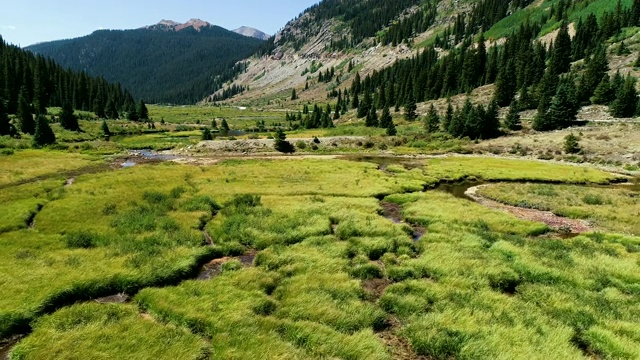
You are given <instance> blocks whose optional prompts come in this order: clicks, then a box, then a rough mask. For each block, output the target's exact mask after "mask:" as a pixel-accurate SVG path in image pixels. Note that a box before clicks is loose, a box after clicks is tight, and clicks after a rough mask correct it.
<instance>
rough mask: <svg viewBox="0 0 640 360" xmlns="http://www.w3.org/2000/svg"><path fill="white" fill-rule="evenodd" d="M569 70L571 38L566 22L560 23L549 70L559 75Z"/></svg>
mask: <svg viewBox="0 0 640 360" xmlns="http://www.w3.org/2000/svg"><path fill="white" fill-rule="evenodd" d="M569 68H571V37H570V36H569V27H568V24H567V22H566V21H563V22H562V25H561V26H560V30H559V32H558V36H557V37H556V40H555V43H554V44H553V50H552V53H551V63H550V64H549V69H550V71H551V73H552V74H555V75H560V74H562V73H566V72H567V71H569Z"/></svg>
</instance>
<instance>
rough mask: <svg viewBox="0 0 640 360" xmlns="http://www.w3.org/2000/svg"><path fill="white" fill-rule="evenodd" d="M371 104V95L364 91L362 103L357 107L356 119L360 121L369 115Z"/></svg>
mask: <svg viewBox="0 0 640 360" xmlns="http://www.w3.org/2000/svg"><path fill="white" fill-rule="evenodd" d="M371 104H372V102H371V93H370V92H369V91H367V90H365V92H364V96H363V97H362V101H361V102H360V105H358V114H357V117H358V119H362V118H363V117H365V116H367V115H368V114H369V110H371Z"/></svg>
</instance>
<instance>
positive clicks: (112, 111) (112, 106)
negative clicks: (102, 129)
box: [104, 98, 120, 120]
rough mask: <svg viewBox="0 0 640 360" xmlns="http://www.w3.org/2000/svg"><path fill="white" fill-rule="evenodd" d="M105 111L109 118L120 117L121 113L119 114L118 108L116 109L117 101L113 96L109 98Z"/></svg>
mask: <svg viewBox="0 0 640 360" xmlns="http://www.w3.org/2000/svg"><path fill="white" fill-rule="evenodd" d="M104 111H105V115H106V116H107V118H109V119H113V120H116V119H118V118H119V117H120V114H118V109H116V103H115V101H113V99H111V98H109V100H107V105H106V107H105V109H104Z"/></svg>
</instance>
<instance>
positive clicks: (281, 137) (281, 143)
mask: <svg viewBox="0 0 640 360" xmlns="http://www.w3.org/2000/svg"><path fill="white" fill-rule="evenodd" d="M273 138H274V140H275V142H274V145H273V147H274V149H276V151H279V152H281V153H285V154H291V153H294V152H295V151H296V149H295V148H294V147H293V145H291V143H290V142H288V141H287V135H286V134H285V133H284V131H282V129H280V128H278V129H277V130H276V134H275V136H274V137H273Z"/></svg>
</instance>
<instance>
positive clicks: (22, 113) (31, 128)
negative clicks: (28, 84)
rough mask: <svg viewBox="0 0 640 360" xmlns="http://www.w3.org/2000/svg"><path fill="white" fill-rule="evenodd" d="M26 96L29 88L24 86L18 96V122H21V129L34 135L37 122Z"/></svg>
mask: <svg viewBox="0 0 640 360" xmlns="http://www.w3.org/2000/svg"><path fill="white" fill-rule="evenodd" d="M26 96H27V90H26V88H25V87H24V86H23V87H22V89H21V90H20V95H19V96H18V122H19V124H20V131H22V132H23V133H25V134H32V135H33V134H34V133H35V131H36V122H35V120H34V119H33V114H32V112H31V106H30V105H29V103H28V102H27V99H26Z"/></svg>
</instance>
